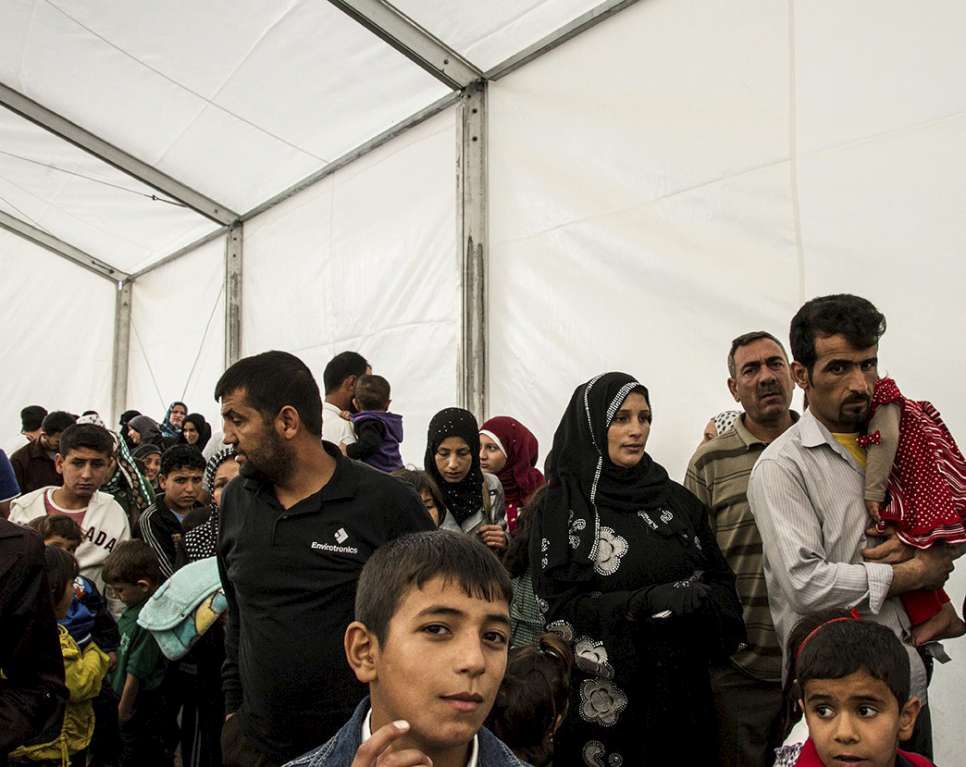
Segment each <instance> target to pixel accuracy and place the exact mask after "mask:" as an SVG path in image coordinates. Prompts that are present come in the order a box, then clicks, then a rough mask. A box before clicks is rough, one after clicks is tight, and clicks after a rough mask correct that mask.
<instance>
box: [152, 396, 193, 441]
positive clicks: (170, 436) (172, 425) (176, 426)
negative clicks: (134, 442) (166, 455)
mask: <svg viewBox="0 0 966 767" xmlns="http://www.w3.org/2000/svg"><path fill="white" fill-rule="evenodd" d="M187 415H188V406H187V405H186V404H184V402H178V401H174V402H172V403H171V404H170V405H168V410H167V412H166V413H165V414H164V420H163V421H161V423H160V424H158V426H159V428H160V429H161V436H162V437H164V441H165V443H166V444H165V446H166V447H170V446H171V445H177V444H178V443H179V442H180V441H181V426H182V425H183V424H184V419H185V418H186V417H187Z"/></svg>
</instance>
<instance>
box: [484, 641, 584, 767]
mask: <svg viewBox="0 0 966 767" xmlns="http://www.w3.org/2000/svg"><path fill="white" fill-rule="evenodd" d="M573 665H574V656H573V653H572V652H571V650H570V646H569V645H568V644H567V643H566V642H564V640H563V639H562V638H561V637H560V636H558V635H557V634H552V633H548V634H542V635H541V636H539V637H538V638H537V640H536V642H534V643H533V644H529V645H525V646H523V647H516V648H514V649H512V650H510V659H509V661H508V662H507V666H506V675H505V676H504V677H503V684H502V685H500V692H499V693H498V694H497V696H496V703H495V704H494V705H493V710H492V711H491V712H490V717H489V719H487V720H486V723H487V725H488V726H489V728H490V729H491V730H492V731H493V734H494V735H496V736H497V737H498V738H499V739H500V740H502V741H503V742H504V743H506V744H507V745H508V746H509V747H510V748H511V749H512V750H513V753H514V754H516V755H517V757H519V758H520V759H521V760H522V761H524V762H527V763H528V764H532V765H533V767H547V766H548V765H549V764H550V763H551V762H552V761H553V736H554V734H555V733H556V732H557V728H559V727H560V723H561V722H562V721H563V720H564V717H565V716H566V715H567V708H568V705H569V700H570V673H571V671H572V669H573Z"/></svg>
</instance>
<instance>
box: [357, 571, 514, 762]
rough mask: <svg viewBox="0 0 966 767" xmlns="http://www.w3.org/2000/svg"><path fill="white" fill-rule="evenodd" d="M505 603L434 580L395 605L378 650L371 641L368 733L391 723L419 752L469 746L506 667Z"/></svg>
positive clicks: (507, 638)
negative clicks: (402, 725) (403, 723)
mask: <svg viewBox="0 0 966 767" xmlns="http://www.w3.org/2000/svg"><path fill="white" fill-rule="evenodd" d="M509 642H510V624H509V612H508V605H507V603H506V602H505V601H504V600H502V599H500V600H498V601H494V602H489V601H486V600H484V599H478V598H476V597H471V596H467V595H466V594H465V593H464V592H463V589H462V588H461V587H460V586H459V584H458V583H456V582H448V581H444V580H443V579H442V578H434V579H432V580H430V581H429V582H427V583H425V584H424V585H423V588H421V589H415V588H414V589H411V590H410V591H409V592H408V593H407V594H406V595H405V596H404V597H403V598H402V600H401V601H400V604H399V606H398V607H397V609H396V612H395V614H394V615H393V617H392V620H391V621H390V623H389V630H388V633H387V635H386V641H385V643H384V645H383V646H379V644H378V642H374V643H373V646H374V651H373V653H372V655H373V664H372V674H373V676H372V678H371V679H368V680H365V681H369V682H370V683H371V686H370V692H371V695H372V709H373V713H372V717H373V718H372V730H373V732H375V731H376V730H377V729H378V728H379V727H381V726H383V725H385V724H388V723H389V722H391V721H395V720H397V719H405V720H407V721H408V722H409V724H410V726H411V730H410V735H409V740H410V742H411V744H412V745H414V746H416V747H417V748H419V749H420V750H423V751H424V752H425V753H440V752H444V751H446V750H448V749H455V748H463V747H465V746H466V744H468V743H469V742H470V741H471V740H472V738H473V736H474V735H475V734H476V733H477V731H478V730H479V729H480V728H481V727H482V726H483V722H484V720H485V719H486V717H487V715H488V714H489V713H490V709H491V708H492V706H493V701H494V699H495V697H496V693H497V691H498V690H499V687H500V682H501V681H502V680H503V672H504V671H505V670H506V662H507V648H508V647H509Z"/></svg>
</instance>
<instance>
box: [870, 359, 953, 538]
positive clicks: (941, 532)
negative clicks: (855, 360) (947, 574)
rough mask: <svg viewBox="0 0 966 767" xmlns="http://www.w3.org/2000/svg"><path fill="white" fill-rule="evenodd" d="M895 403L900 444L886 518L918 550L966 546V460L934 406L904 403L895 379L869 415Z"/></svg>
mask: <svg viewBox="0 0 966 767" xmlns="http://www.w3.org/2000/svg"><path fill="white" fill-rule="evenodd" d="M893 402H894V403H896V404H898V405H899V406H900V408H901V417H900V421H899V446H898V450H897V451H896V459H895V461H894V462H893V464H892V471H891V472H890V473H889V485H888V488H889V495H888V499H887V500H888V504H887V505H886V506H885V507H884V508H883V510H882V514H881V515H882V520H883V521H884V522H891V523H893V524H894V525H895V526H896V528H897V533H898V535H899V537H900V538H901V539H902V540H903V541H905V542H906V543H908V544H909V545H910V546H915V547H916V548H920V549H925V548H928V547H929V546H931V545H932V544H933V543H935V542H937V541H946V542H947V543H963V542H966V526H964V520H966V459H964V458H963V454H962V453H961V452H960V450H959V448H958V447H957V446H956V441H955V440H954V439H953V435H952V434H950V433H949V429H947V428H946V424H944V423H943V420H942V418H941V417H940V415H939V411H938V410H936V408H934V407H933V406H932V404H930V403H929V402H924V401H921V402H920V401H916V400H911V399H906V398H905V397H903V396H902V393H901V392H900V391H899V387H898V386H896V382H895V381H893V380H892V379H891V378H882V379H880V380H879V381H878V382H877V383H876V385H875V393H874V395H873V397H872V413H871V415H875V411H876V409H877V408H878V407H879V406H880V405H887V404H890V403H893ZM869 436H870V437H871V438H873V439H875V437H876V435H874V434H873V435H869Z"/></svg>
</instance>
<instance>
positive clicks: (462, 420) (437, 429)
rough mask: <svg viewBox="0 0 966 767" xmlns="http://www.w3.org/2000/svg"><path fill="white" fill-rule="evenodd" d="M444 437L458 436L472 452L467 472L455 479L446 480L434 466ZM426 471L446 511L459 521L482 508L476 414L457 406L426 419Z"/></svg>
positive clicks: (481, 476)
mask: <svg viewBox="0 0 966 767" xmlns="http://www.w3.org/2000/svg"><path fill="white" fill-rule="evenodd" d="M448 437H461V438H462V439H463V440H464V441H465V442H466V444H467V446H468V447H469V449H470V453H471V454H472V458H473V464H472V465H471V466H470V470H469V472H468V473H467V474H466V476H465V477H463V479H461V480H460V481H459V482H447V481H446V479H445V477H443V475H442V474H440V473H439V469H437V468H436V450H437V448H439V446H440V444H441V443H442V442H443V440H445V439H447V438H448ZM425 467H426V471H427V472H429V475H430V476H431V477H432V478H433V479H434V480H436V484H438V485H439V489H440V491H441V492H442V493H443V499H444V500H445V501H446V510H447V511H449V513H450V514H452V515H453V517H454V518H455V519H456V521H457V522H458V523H459V524H463V522H464V521H465V520H466V519H469V518H470V517H471V516H473V515H474V514H475V513H476V512H478V511H479V510H480V509H481V508H482V507H483V469H481V468H480V427H479V424H477V422H476V417H475V416H474V415H473V414H472V413H471V412H470V411H469V410H464V409H463V408H459V407H448V408H446V409H445V410H440V411H439V412H438V413H437V414H436V415H435V416H433V420H432V421H430V422H429V433H428V434H427V436H426V458H425Z"/></svg>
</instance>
